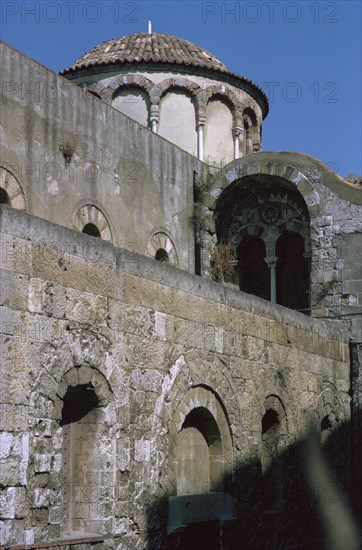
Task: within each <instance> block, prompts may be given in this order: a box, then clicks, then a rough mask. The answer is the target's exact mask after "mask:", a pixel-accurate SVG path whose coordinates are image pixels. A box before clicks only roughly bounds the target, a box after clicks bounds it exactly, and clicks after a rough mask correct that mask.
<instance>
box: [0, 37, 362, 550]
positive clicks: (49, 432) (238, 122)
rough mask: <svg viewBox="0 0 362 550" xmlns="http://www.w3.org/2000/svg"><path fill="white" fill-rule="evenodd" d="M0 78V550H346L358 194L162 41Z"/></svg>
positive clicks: (255, 95) (197, 58) (185, 48)
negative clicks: (280, 145) (274, 135)
mask: <svg viewBox="0 0 362 550" xmlns="http://www.w3.org/2000/svg"><path fill="white" fill-rule="evenodd" d="M1 68H2V69H1V70H2V100H1V127H0V130H1V144H0V145H1V154H0V202H1V203H2V204H1V206H0V214H1V218H0V228H1V260H2V266H1V267H2V269H1V329H2V339H1V394H0V396H1V411H0V412H1V414H0V418H1V434H0V478H1V482H0V485H1V487H0V490H1V494H0V516H1V517H0V520H1V521H0V546H1V545H2V548H5V549H12V550H20V549H33V548H34V549H35V548H37V549H38V548H42V549H57V550H90V549H92V550H103V549H109V550H137V549H143V548H147V549H151V550H162V549H176V548H177V549H179V550H186V549H187V550H193V549H196V548H197V549H198V550H202V549H207V550H216V549H223V550H234V549H235V550H236V549H253V550H255V549H261V550H274V549H282V548H283V549H287V548H293V549H314V548H315V549H317V548H318V549H323V548H326V549H333V550H335V549H337V548H339V549H340V550H357V549H358V547H359V546H358V536H359V535H358V517H359V516H360V515H361V509H362V505H361V484H360V481H361V474H360V473H359V472H360V463H361V460H362V452H361V430H360V427H359V426H360V424H361V414H360V407H361V405H362V383H361V377H362V375H361V370H360V367H359V365H360V357H361V346H360V342H361V340H362V323H361V315H360V314H361V301H362V288H361V269H360V250H361V237H360V233H361V226H362V219H361V204H362V198H361V187H360V186H359V185H358V181H357V182H351V181H347V180H345V179H343V178H341V177H340V176H338V175H337V174H336V173H335V172H333V171H332V170H331V169H329V168H328V167H326V166H325V165H324V164H323V163H322V162H320V161H319V160H317V159H314V158H312V157H309V156H307V155H304V154H299V153H292V152H263V151H262V125H263V120H264V119H265V117H266V116H267V115H268V109H269V106H268V100H267V97H266V95H265V93H264V92H263V91H262V90H261V89H260V88H259V87H258V86H257V85H256V84H254V83H253V82H252V81H250V80H249V79H248V78H246V77H244V76H240V75H237V74H234V73H232V72H231V71H230V70H229V69H228V68H227V67H226V66H225V65H224V64H223V63H222V62H221V61H220V60H218V59H217V58H215V57H214V56H213V55H212V54H211V53H209V52H207V51H205V50H203V49H202V48H201V47H199V46H196V45H194V44H192V43H190V42H188V41H186V40H183V39H180V38H176V37H174V36H170V35H166V34H157V33H152V32H150V33H148V34H143V33H138V34H132V35H129V36H124V37H121V38H118V39H115V40H109V41H107V42H104V43H103V44H101V45H99V46H97V47H95V48H94V49H93V50H91V51H89V52H88V53H86V54H85V55H84V56H82V57H81V58H80V59H78V60H77V61H76V62H75V63H74V64H73V65H72V66H71V67H69V68H68V69H66V70H64V71H63V72H62V73H61V74H60V75H59V74H55V73H54V72H52V71H51V70H49V69H47V68H46V67H44V66H42V65H40V64H39V63H37V62H36V61H34V60H32V59H29V58H28V57H27V56H26V55H24V54H23V53H21V52H19V51H17V50H15V49H13V48H12V47H10V46H8V45H6V44H1ZM327 138H328V136H327ZM286 145H287V144H286ZM309 433H313V434H314V435H313V436H309V435H308V434H309ZM308 449H309V450H308ZM333 514H334V515H333ZM335 517H337V518H338V520H336V519H333V518H335ZM340 530H342V531H343V543H341V536H342V535H341V533H340V532H339V531H340Z"/></svg>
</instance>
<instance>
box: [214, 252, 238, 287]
mask: <svg viewBox="0 0 362 550" xmlns="http://www.w3.org/2000/svg"><path fill="white" fill-rule="evenodd" d="M233 259H234V257H233V251H232V248H231V244H230V243H227V244H222V243H219V244H217V245H216V246H215V248H214V250H213V253H212V257H211V261H212V266H213V276H214V279H215V281H219V282H223V281H224V280H225V279H230V278H231V276H232V275H233V274H234V263H233Z"/></svg>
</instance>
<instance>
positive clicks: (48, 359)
mask: <svg viewBox="0 0 362 550" xmlns="http://www.w3.org/2000/svg"><path fill="white" fill-rule="evenodd" d="M55 341H56V346H54V345H53V344H49V345H48V346H47V347H46V348H44V350H43V353H42V362H43V364H44V365H45V367H44V368H43V369H42V370H41V372H40V374H39V377H38V380H37V388H38V391H37V392H36V393H37V394H38V395H41V396H44V397H45V398H47V399H49V400H50V401H52V402H54V403H58V404H59V400H60V399H61V398H62V397H63V396H64V395H65V392H66V390H67V387H68V386H69V385H73V386H75V385H77V384H85V383H92V384H93V385H94V388H95V392H96V393H97V395H98V397H99V400H100V403H103V406H105V405H107V404H108V403H109V402H110V400H111V399H112V400H113V401H114V402H115V403H116V405H117V406H119V405H120V404H121V403H123V398H124V393H125V392H127V391H128V390H127V382H126V381H125V373H124V371H123V369H121V367H120V366H119V365H118V364H117V363H116V361H115V359H114V358H113V357H112V356H111V355H110V353H109V349H110V346H111V343H110V342H109V341H108V340H106V339H105V338H104V337H102V336H99V335H98V334H96V333H94V332H92V331H91V330H86V329H84V330H80V329H77V328H73V327H72V326H69V328H68V329H67V330H66V332H65V333H63V334H59V335H57V337H56V340H55ZM113 388H117V392H115V393H114V391H113ZM120 388H123V391H122V393H123V395H120V391H118V390H120ZM52 417H53V418H54V419H57V418H59V410H58V408H57V407H55V408H54V412H53V416H52Z"/></svg>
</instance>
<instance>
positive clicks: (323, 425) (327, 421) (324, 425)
mask: <svg viewBox="0 0 362 550" xmlns="http://www.w3.org/2000/svg"><path fill="white" fill-rule="evenodd" d="M330 428H332V423H331V419H330V418H329V415H327V416H325V417H324V418H323V419H322V422H321V432H323V431H324V430H329V429H330Z"/></svg>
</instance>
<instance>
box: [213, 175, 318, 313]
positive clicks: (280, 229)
mask: <svg viewBox="0 0 362 550" xmlns="http://www.w3.org/2000/svg"><path fill="white" fill-rule="evenodd" d="M216 220H217V233H218V241H219V242H221V243H230V244H231V246H232V252H233V263H234V266H235V273H234V276H233V277H232V280H231V282H232V283H234V284H235V285H237V286H238V287H239V288H240V290H242V291H244V292H247V293H248V294H253V295H254V296H259V297H260V298H263V299H265V300H270V301H271V302H272V303H277V304H281V305H283V306H286V307H289V308H291V309H296V310H298V311H301V312H303V313H307V314H308V313H309V311H310V309H309V308H310V303H309V284H310V258H311V247H310V221H309V215H308V210H307V207H306V205H305V202H304V199H303V197H302V196H301V194H300V193H299V192H298V191H297V190H296V189H295V187H293V186H292V185H291V184H290V183H289V182H287V181H286V180H283V179H282V178H277V177H274V178H273V177H272V178H271V177H270V176H264V175H258V176H250V177H247V178H243V179H242V180H239V181H238V182H236V184H234V185H233V186H232V187H231V188H229V189H228V190H227V191H225V192H224V194H223V195H222V196H221V197H220V200H219V204H218V208H217V213H216Z"/></svg>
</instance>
